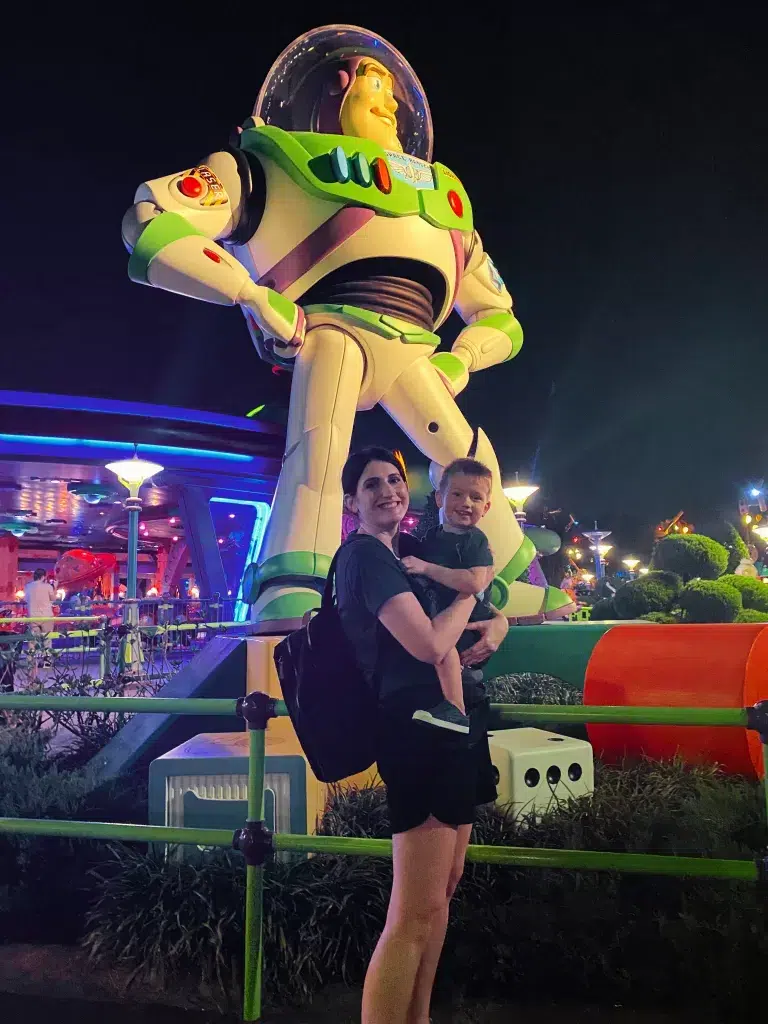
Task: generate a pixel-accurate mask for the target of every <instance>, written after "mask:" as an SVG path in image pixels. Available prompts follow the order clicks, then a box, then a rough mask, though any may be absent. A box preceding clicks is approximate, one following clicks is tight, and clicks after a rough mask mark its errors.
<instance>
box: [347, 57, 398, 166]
mask: <svg viewBox="0 0 768 1024" xmlns="http://www.w3.org/2000/svg"><path fill="white" fill-rule="evenodd" d="M361 72H362V73H361ZM396 111H397V101H396V100H395V97H394V94H393V82H392V76H391V75H390V73H389V72H388V71H387V69H386V68H385V67H384V65H383V64H379V62H378V61H376V60H370V59H369V60H366V61H364V62H363V63H362V64H361V66H360V69H359V70H358V73H357V75H356V76H355V80H354V82H353V83H352V85H351V86H350V88H349V91H348V92H347V95H346V96H345V97H344V105H343V106H342V108H341V130H342V132H343V133H344V134H345V135H352V136H355V138H358V139H370V140H371V142H378V144H379V145H380V146H381V147H382V148H383V149H389V150H392V151H394V152H396V153H402V151H403V147H402V145H401V143H400V140H399V139H398V137H397V116H396Z"/></svg>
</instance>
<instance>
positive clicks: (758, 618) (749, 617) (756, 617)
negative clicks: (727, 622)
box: [735, 608, 768, 622]
mask: <svg viewBox="0 0 768 1024" xmlns="http://www.w3.org/2000/svg"><path fill="white" fill-rule="evenodd" d="M735 621H736V622H768V612H759V611H758V610H757V609H756V608H743V609H742V610H741V611H740V612H739V614H738V615H737V616H736V619H735Z"/></svg>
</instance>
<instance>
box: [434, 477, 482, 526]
mask: <svg viewBox="0 0 768 1024" xmlns="http://www.w3.org/2000/svg"><path fill="white" fill-rule="evenodd" d="M435 501H436V502H437V507H438V508H441V509H442V510H443V517H444V519H445V522H446V523H448V524H449V525H451V526H457V527H459V529H462V528H463V529H465V530H466V529H469V527H470V526H476V525H477V524H478V523H479V522H480V520H481V519H482V518H483V516H484V515H485V514H486V512H487V511H488V509H489V508H490V507H491V481H490V480H487V479H486V478H485V477H482V476H469V475H468V474H467V473H452V474H451V477H450V479H449V480H448V482H447V484H446V486H445V488H440V489H439V490H438V491H437V493H436V494H435Z"/></svg>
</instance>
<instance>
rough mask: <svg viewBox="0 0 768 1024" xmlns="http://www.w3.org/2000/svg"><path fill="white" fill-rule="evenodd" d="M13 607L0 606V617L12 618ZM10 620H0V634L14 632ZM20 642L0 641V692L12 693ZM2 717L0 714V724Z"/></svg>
mask: <svg viewBox="0 0 768 1024" xmlns="http://www.w3.org/2000/svg"><path fill="white" fill-rule="evenodd" d="M12 618H13V608H0V619H12ZM15 632H16V627H15V626H14V624H13V623H12V622H0V634H2V633H15ZM20 646H21V644H18V643H17V644H12V643H6V642H2V643H0V693H13V673H14V669H15V668H16V661H17V659H18V648H19V647H20ZM3 722H4V717H3V716H2V715H0V724H2V723H3Z"/></svg>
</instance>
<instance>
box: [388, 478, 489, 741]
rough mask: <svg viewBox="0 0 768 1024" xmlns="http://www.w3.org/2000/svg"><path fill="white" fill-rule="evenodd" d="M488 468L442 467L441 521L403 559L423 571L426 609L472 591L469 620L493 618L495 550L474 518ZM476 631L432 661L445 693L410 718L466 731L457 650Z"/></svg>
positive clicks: (481, 510) (481, 509)
mask: <svg viewBox="0 0 768 1024" xmlns="http://www.w3.org/2000/svg"><path fill="white" fill-rule="evenodd" d="M492 480H493V477H492V476H491V471H490V469H488V467H487V466H484V465H483V463H482V462H478V461H477V460H476V459H456V461H455V462H452V463H451V464H450V465H449V466H446V467H445V470H444V471H443V476H442V479H441V481H440V486H439V488H438V490H437V491H436V493H435V500H436V502H437V507H438V508H439V509H440V523H441V525H440V526H438V527H436V528H435V529H433V530H430V531H429V533H427V535H426V537H424V539H423V540H422V542H421V545H420V547H419V556H420V557H418V558H417V557H414V556H413V555H407V556H406V557H404V558H403V559H401V563H402V565H403V568H404V569H405V570H406V572H408V573H409V574H415V575H418V576H422V577H426V579H427V580H428V581H429V583H428V584H427V596H428V600H429V604H430V614H431V615H433V616H434V615H436V614H437V613H438V612H440V611H442V610H443V609H444V608H447V607H448V605H449V604H451V602H452V601H453V600H454V598H455V597H456V593H457V592H458V593H462V594H475V595H477V598H478V601H477V605H476V606H475V608H474V610H473V612H472V614H471V615H470V617H469V621H470V622H478V621H480V620H483V619H490V618H493V612H492V610H491V607H490V603H489V601H488V598H487V592H488V588H489V587H490V584H491V581H492V580H493V575H494V573H493V555H492V554H491V549H490V547H489V546H488V541H487V539H486V536H485V534H484V533H483V532H482V530H478V529H477V524H478V523H479V521H480V520H481V519H482V518H483V516H484V515H485V514H486V512H487V511H488V509H489V508H490V507H491V484H492ZM475 640H476V637H475V636H473V635H472V634H471V633H469V632H467V633H465V634H464V635H463V636H462V637H461V638H460V639H459V643H458V644H457V646H456V647H455V648H454V649H453V650H452V651H450V652H449V654H448V655H446V657H445V658H444V660H443V661H442V662H440V664H438V665H437V666H436V668H437V677H438V679H439V681H440V688H441V690H442V693H443V697H444V698H445V699H444V700H443V701H442V702H441V703H440V704H438V705H437V706H436V707H434V708H429V709H428V710H423V711H416V712H414V715H413V717H414V719H416V720H417V721H419V722H423V723H424V724H425V725H432V726H435V727H437V728H440V729H448V730H450V731H452V732H459V733H464V734H468V733H469V718H468V716H467V714H466V711H465V707H464V696H463V688H462V678H461V662H460V660H459V653H460V651H462V650H465V649H466V648H467V647H470V646H472V644H473V643H474V642H475Z"/></svg>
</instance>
